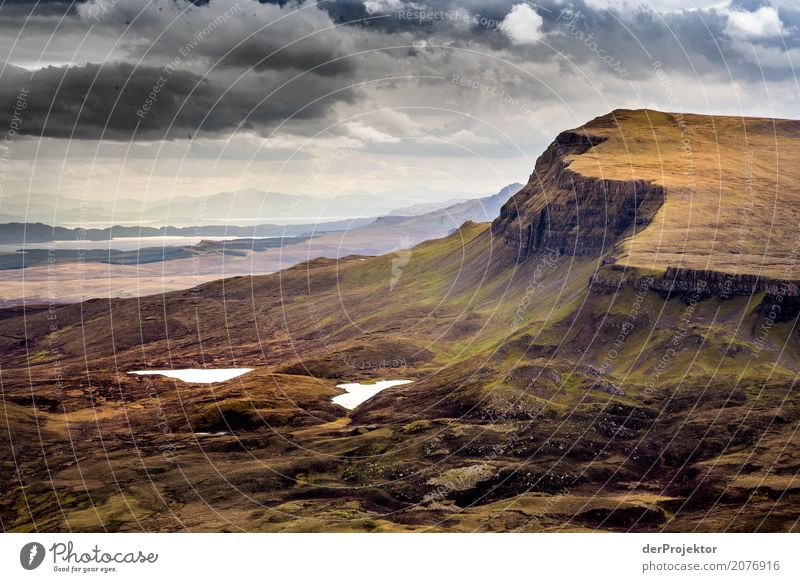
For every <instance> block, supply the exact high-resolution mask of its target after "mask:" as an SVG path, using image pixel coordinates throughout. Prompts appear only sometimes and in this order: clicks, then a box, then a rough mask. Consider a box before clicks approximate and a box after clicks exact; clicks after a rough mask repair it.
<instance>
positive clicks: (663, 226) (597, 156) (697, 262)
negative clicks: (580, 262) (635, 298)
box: [569, 110, 800, 279]
mask: <svg viewBox="0 0 800 582" xmlns="http://www.w3.org/2000/svg"><path fill="white" fill-rule="evenodd" d="M575 132H577V133H585V134H587V135H589V136H592V137H598V138H605V139H604V141H602V143H599V144H598V145H595V146H594V147H593V148H591V149H589V150H588V151H586V152H585V153H583V154H580V155H576V156H572V157H571V161H570V165H569V168H570V170H572V171H573V172H576V173H579V174H582V175H585V176H594V177H598V178H603V179H612V180H620V181H632V180H647V181H650V182H653V183H654V184H657V185H660V186H664V187H665V189H666V197H665V200H664V204H663V205H662V206H661V208H660V209H659V210H658V212H657V214H656V215H655V217H654V218H653V219H652V221H651V222H650V224H649V225H648V226H646V227H645V228H644V229H642V230H640V231H639V232H638V233H636V235H635V236H632V237H631V236H629V237H628V238H626V239H625V240H624V241H623V242H622V243H620V245H619V248H618V249H617V250H616V252H615V258H617V259H618V260H619V261H620V262H623V263H626V264H630V265H631V266H637V267H648V268H656V269H659V270H660V269H664V268H666V267H668V266H675V267H684V268H691V269H711V270H715V271H723V272H728V273H738V274H762V275H764V276H768V277H773V278H782V279H793V278H796V273H794V272H793V271H794V260H793V259H796V254H797V251H798V248H800V245H799V242H800V240H799V239H798V237H799V236H800V233H799V231H798V226H799V225H800V165H798V163H797V160H798V159H800V122H798V121H791V120H782V119H777V120H774V119H760V118H752V117H749V118H742V117H721V116H706V115H688V114H679V113H662V112H658V111H652V110H638V111H629V110H617V111H614V112H612V113H610V114H608V115H604V116H602V117H599V118H597V119H595V120H593V121H591V122H589V123H587V124H586V125H585V126H583V127H581V128H579V129H577V130H575Z"/></svg>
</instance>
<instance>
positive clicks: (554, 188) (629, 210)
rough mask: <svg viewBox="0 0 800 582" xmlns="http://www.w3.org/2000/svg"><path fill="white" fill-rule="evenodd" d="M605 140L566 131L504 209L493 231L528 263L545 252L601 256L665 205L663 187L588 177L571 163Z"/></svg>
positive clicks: (582, 133)
mask: <svg viewBox="0 0 800 582" xmlns="http://www.w3.org/2000/svg"><path fill="white" fill-rule="evenodd" d="M605 140H606V138H604V137H599V136H594V135H591V134H589V133H586V132H583V131H582V130H571V131H566V132H563V133H561V134H559V136H558V137H557V138H556V139H555V141H554V142H553V143H552V144H550V146H549V147H548V148H547V150H546V151H545V152H544V153H543V154H542V155H541V156H540V157H539V159H538V160H537V161H536V167H535V169H534V172H533V174H532V175H531V177H530V179H529V181H528V184H527V185H526V186H525V187H524V188H523V189H522V190H520V191H519V192H518V193H517V194H516V195H514V196H513V197H512V198H511V199H510V200H509V201H508V202H507V203H506V204H505V205H504V206H503V207H502V209H501V211H500V216H499V217H498V218H497V219H496V220H495V221H494V222H493V223H492V232H493V233H494V234H495V235H497V236H500V237H502V239H503V240H504V241H505V242H506V243H507V244H508V245H511V246H512V247H514V248H515V249H516V250H517V256H518V258H519V259H520V260H524V259H525V258H526V257H528V256H530V255H531V254H533V253H535V252H537V251H540V250H543V249H548V250H555V251H558V252H559V253H561V254H568V255H601V254H603V253H604V252H607V251H608V250H610V249H611V247H612V246H613V245H614V243H615V242H616V241H617V240H618V239H619V237H620V236H622V235H623V234H624V233H626V232H631V233H632V232H634V231H635V230H637V229H638V227H641V226H644V225H647V224H649V223H650V221H651V220H652V219H653V217H654V216H655V214H656V212H657V211H658V209H659V208H660V206H661V205H662V204H663V202H664V197H665V190H664V188H662V187H660V186H658V185H655V184H653V183H651V182H648V181H646V180H630V181H623V180H608V179H600V178H596V177H591V176H585V175H583V174H580V173H578V172H575V171H572V170H571V169H570V163H571V161H572V159H573V158H574V157H576V156H580V155H582V154H584V153H586V152H588V151H590V150H591V149H592V148H594V147H595V146H597V145H599V144H600V143H602V142H603V141H605Z"/></svg>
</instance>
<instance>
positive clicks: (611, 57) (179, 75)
mask: <svg viewBox="0 0 800 582" xmlns="http://www.w3.org/2000/svg"><path fill="white" fill-rule="evenodd" d="M0 2H2V0H0ZM799 39H800V10H799V9H798V7H797V3H796V2H794V1H790V0H783V1H776V2H761V1H758V0H744V1H740V0H734V1H733V2H728V1H716V2H714V1H709V2H705V1H700V0H696V1H695V2H691V1H690V2H678V1H676V0H660V1H653V2H650V3H647V2H643V3H639V2H637V1H636V0H631V1H624V2H622V1H615V0H608V1H600V0H586V1H584V0H578V1H575V2H570V1H557V0H550V1H543V2H539V3H533V2H521V1H520V0H511V1H498V0H495V1H491V0H490V1H478V0H462V1H447V0H434V1H430V2H425V1H419V2H404V1H402V0H345V1H336V2H320V3H311V2H293V1H289V2H279V3H268V2H267V3H259V2H253V1H251V0H210V1H208V2H205V3H198V4H197V5H194V4H192V3H189V2H185V1H184V0H91V1H88V2H61V1H56V2H52V1H43V0H40V1H39V2H32V1H29V0H11V1H8V0H6V1H5V2H4V3H1V4H0V62H2V63H1V64H0V115H2V118H0V132H2V133H3V134H4V136H5V139H4V146H6V147H5V148H3V149H0V187H1V188H2V193H3V194H4V195H9V194H13V193H20V192H49V193H61V194H63V195H70V196H83V197H86V198H89V199H92V198H105V199H111V198H113V197H120V198H123V197H134V198H145V197H146V198H147V199H148V200H152V199H160V198H166V197H169V196H174V195H180V194H196V195H202V194H208V193H213V192H217V191H223V190H238V189H244V188H259V189H261V190H267V191H277V192H286V193H306V194H314V195H320V196H332V195H335V194H336V193H337V192H350V191H372V192H379V191H384V190H389V189H392V188H397V187H401V188H407V187H409V186H417V185H424V186H426V187H429V188H438V189H442V190H449V191H461V192H465V193H473V194H476V195H477V194H479V193H488V192H491V191H496V190H497V189H498V188H499V187H500V186H502V185H504V184H506V183H509V182H514V181H520V182H525V181H526V180H527V178H528V175H529V174H530V172H531V170H532V168H533V163H534V161H535V159H536V157H537V156H538V155H539V154H540V153H541V151H542V150H543V149H544V148H545V147H546V145H547V144H548V143H549V142H550V141H551V140H552V139H553V137H554V136H555V135H556V134H557V133H558V132H560V131H562V130H564V129H568V128H571V127H575V126H578V125H581V124H583V123H585V122H586V121H588V120H589V119H591V118H593V117H595V116H598V115H602V114H604V113H607V112H608V111H610V110H613V109H615V108H621V107H624V108H641V107H652V108H656V109H662V110H669V111H691V112H699V113H717V114H733V115H760V116H776V117H793V118H797V117H800V111H798V109H800V99H798V98H799V97H800V90H799V89H798V81H797V79H796V76H795V71H794V68H793V64H794V63H800V43H799V42H798V40H799ZM658 71H660V74H659V76H658V77H657V76H656V73H657V72H658ZM1 203H2V200H1V199H0V204H1Z"/></svg>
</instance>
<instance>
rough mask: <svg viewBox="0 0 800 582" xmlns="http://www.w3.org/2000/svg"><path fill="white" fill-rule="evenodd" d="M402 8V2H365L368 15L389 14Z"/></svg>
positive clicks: (394, 0)
mask: <svg viewBox="0 0 800 582" xmlns="http://www.w3.org/2000/svg"><path fill="white" fill-rule="evenodd" d="M402 7H403V2H402V1H401V0H367V1H366V2H364V8H365V9H366V11H367V14H388V13H390V12H396V11H397V10H400V9H401V8H402Z"/></svg>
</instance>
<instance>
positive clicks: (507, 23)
mask: <svg viewBox="0 0 800 582" xmlns="http://www.w3.org/2000/svg"><path fill="white" fill-rule="evenodd" d="M500 30H502V31H503V32H504V33H505V35H506V36H507V37H508V38H509V39H511V42H513V43H514V44H536V43H537V42H538V41H539V40H540V39H541V38H542V36H544V34H543V33H542V17H541V16H539V14H538V13H537V12H536V11H535V10H534V9H533V8H531V7H530V6H528V5H527V4H515V5H514V6H513V7H512V8H511V12H509V13H508V14H507V15H506V17H505V18H504V19H503V22H501V23H500Z"/></svg>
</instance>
